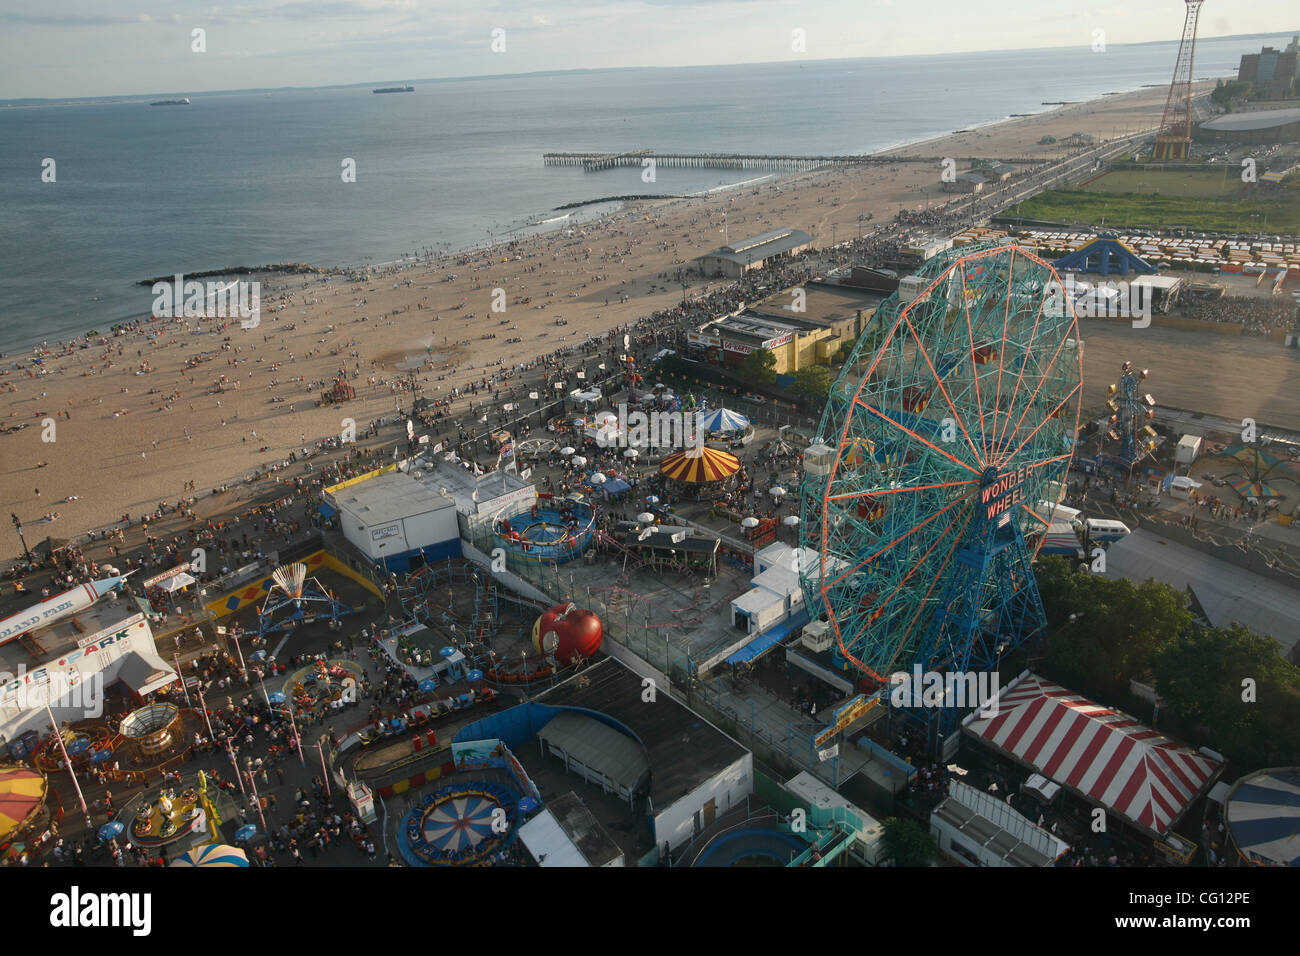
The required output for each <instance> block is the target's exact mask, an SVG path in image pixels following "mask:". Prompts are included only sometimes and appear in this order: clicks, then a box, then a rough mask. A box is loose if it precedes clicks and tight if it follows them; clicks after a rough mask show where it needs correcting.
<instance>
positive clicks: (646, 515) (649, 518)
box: [636, 511, 655, 524]
mask: <svg viewBox="0 0 1300 956" xmlns="http://www.w3.org/2000/svg"><path fill="white" fill-rule="evenodd" d="M636 520H637V521H639V522H641V523H642V524H650V523H651V522H653V521H654V520H655V516H654V515H652V514H651V513H650V512H648V511H643V512H641V513H640V514H639V515H637V516H636Z"/></svg>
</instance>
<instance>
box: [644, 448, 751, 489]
mask: <svg viewBox="0 0 1300 956" xmlns="http://www.w3.org/2000/svg"><path fill="white" fill-rule="evenodd" d="M739 470H740V459H739V458H737V457H736V456H735V455H731V454H728V453H727V452H725V451H718V450H717V449H716V448H704V449H701V450H698V451H697V450H696V449H694V448H688V449H686V450H685V451H679V452H674V453H673V454H671V455H669V456H668V457H667V458H665V459H664V460H663V463H662V464H661V465H660V466H659V473H660V474H661V475H663V476H664V477H665V478H671V479H673V480H674V481H685V482H689V483H691V484H702V483H704V482H709V481H721V480H722V479H723V478H730V477H731V476H732V475H734V474H735V473H736V472H738V471H739Z"/></svg>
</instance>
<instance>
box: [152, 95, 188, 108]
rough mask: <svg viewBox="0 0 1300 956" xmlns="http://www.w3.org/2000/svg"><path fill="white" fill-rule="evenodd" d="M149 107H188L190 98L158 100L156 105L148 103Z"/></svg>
mask: <svg viewBox="0 0 1300 956" xmlns="http://www.w3.org/2000/svg"><path fill="white" fill-rule="evenodd" d="M149 105H150V106H189V105H190V98H189V97H188V96H184V97H181V98H180V99H179V100H159V101H158V102H157V103H150V104H149Z"/></svg>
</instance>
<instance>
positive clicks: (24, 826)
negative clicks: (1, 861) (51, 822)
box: [0, 767, 48, 850]
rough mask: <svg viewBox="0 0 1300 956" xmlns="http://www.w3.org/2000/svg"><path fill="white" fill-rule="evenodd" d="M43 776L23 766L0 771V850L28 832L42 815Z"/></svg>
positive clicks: (44, 784) (43, 805)
mask: <svg viewBox="0 0 1300 956" xmlns="http://www.w3.org/2000/svg"><path fill="white" fill-rule="evenodd" d="M47 792H48V784H47V783H46V781H45V775H44V774H42V773H40V772H39V771H36V770H30V769H28V768H27V767H4V768H0V850H3V849H7V847H6V844H9V843H10V841H12V840H15V839H18V838H20V837H22V836H23V835H24V834H26V833H29V832H31V831H32V830H33V829H34V827H33V825H34V824H37V823H38V822H39V821H40V820H41V819H42V817H43V816H44V811H45V795H46V793H47Z"/></svg>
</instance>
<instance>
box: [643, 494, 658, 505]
mask: <svg viewBox="0 0 1300 956" xmlns="http://www.w3.org/2000/svg"><path fill="white" fill-rule="evenodd" d="M645 500H646V501H647V502H648V503H649V504H652V505H657V504H659V496H658V495H646V496H645Z"/></svg>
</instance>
